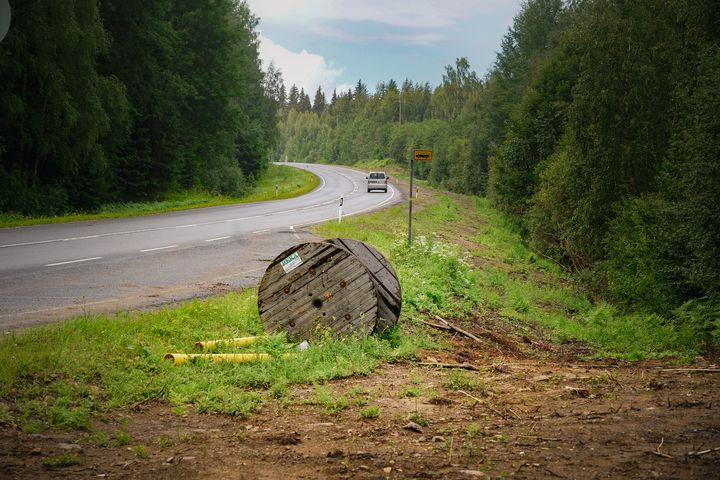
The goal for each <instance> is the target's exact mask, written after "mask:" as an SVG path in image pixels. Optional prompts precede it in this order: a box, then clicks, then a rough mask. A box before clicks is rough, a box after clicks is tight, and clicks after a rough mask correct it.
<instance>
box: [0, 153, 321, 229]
mask: <svg viewBox="0 0 720 480" xmlns="http://www.w3.org/2000/svg"><path fill="white" fill-rule="evenodd" d="M319 183H320V180H319V178H318V177H317V176H316V175H314V174H312V173H310V172H307V171H305V170H300V169H298V168H293V167H288V166H284V165H269V166H268V170H267V173H266V174H265V175H264V176H263V177H262V178H261V179H260V180H259V181H258V182H257V185H256V186H255V188H253V190H252V191H251V192H250V193H248V194H247V195H245V196H242V197H230V196H226V195H214V194H212V193H208V192H204V191H188V192H180V193H171V194H168V195H166V197H165V199H164V200H162V201H157V202H130V203H113V204H108V205H105V206H103V207H102V208H101V209H100V210H99V211H98V212H94V213H75V214H69V215H62V216H55V217H26V216H22V215H12V214H5V213H0V228H3V227H19V226H25V225H40V224H47V223H67V222H80V221H90V220H100V219H105V218H124V217H133V216H138V215H152V214H156V213H164V212H173V211H177V210H188V209H193V208H203V207H215V206H219V205H229V204H235V203H249V202H263V201H267V200H275V199H283V198H292V197H297V196H298V195H302V194H304V193H307V192H309V191H311V190H313V189H314V188H315V187H317V186H318V184H319ZM275 185H277V186H278V194H277V196H276V195H275Z"/></svg>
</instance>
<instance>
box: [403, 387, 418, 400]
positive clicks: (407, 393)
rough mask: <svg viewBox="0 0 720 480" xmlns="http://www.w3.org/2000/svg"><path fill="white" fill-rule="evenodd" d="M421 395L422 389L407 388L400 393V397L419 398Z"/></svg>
mask: <svg viewBox="0 0 720 480" xmlns="http://www.w3.org/2000/svg"><path fill="white" fill-rule="evenodd" d="M420 394H421V390H420V387H405V388H403V389H402V390H401V391H400V397H412V398H417V397H419V396H420Z"/></svg>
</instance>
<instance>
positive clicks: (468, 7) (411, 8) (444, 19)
mask: <svg viewBox="0 0 720 480" xmlns="http://www.w3.org/2000/svg"><path fill="white" fill-rule="evenodd" d="M508 4H512V5H516V4H517V0H444V1H437V0H393V1H388V0H363V1H357V0H248V5H249V6H250V9H251V10H252V11H253V13H255V14H256V15H258V16H259V17H260V19H261V20H263V21H269V22H274V23H292V24H297V23H299V22H315V21H320V22H322V21H325V20H351V21H369V22H378V23H382V24H386V25H392V26H395V27H404V28H420V29H436V28H446V27H451V26H452V25H454V24H455V23H457V22H459V21H461V20H464V19H466V18H468V17H470V16H472V15H476V14H481V13H491V12H496V11H499V10H500V11H501V10H506V9H507V6H508Z"/></svg>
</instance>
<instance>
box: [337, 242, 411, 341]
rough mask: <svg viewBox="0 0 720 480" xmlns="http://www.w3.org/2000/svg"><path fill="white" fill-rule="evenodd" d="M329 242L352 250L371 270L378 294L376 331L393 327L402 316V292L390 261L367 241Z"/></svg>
mask: <svg viewBox="0 0 720 480" xmlns="http://www.w3.org/2000/svg"><path fill="white" fill-rule="evenodd" d="M328 243H332V244H333V245H337V246H341V247H343V248H345V249H346V250H349V251H350V252H352V253H353V254H354V255H355V256H356V257H357V258H358V259H359V260H360V261H361V262H362V264H363V265H365V268H367V269H368V272H370V277H372V280H373V283H374V284H375V289H376V290H377V294H378V313H377V317H378V318H377V323H376V324H375V332H376V333H382V332H383V331H384V330H386V329H388V328H391V327H393V326H394V325H395V324H396V323H397V321H398V318H400V309H401V307H402V292H401V290H400V281H399V280H398V278H397V274H396V273H395V270H394V269H393V267H392V265H390V262H388V261H387V260H386V259H385V257H384V256H383V255H382V254H381V253H380V252H378V251H377V250H375V249H374V248H373V247H371V246H370V245H368V244H367V243H364V242H360V241H358V240H353V239H351V238H333V239H332V240H328Z"/></svg>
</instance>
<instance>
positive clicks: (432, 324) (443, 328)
mask: <svg viewBox="0 0 720 480" xmlns="http://www.w3.org/2000/svg"><path fill="white" fill-rule="evenodd" d="M420 323H424V324H425V325H429V326H431V327H435V328H439V329H440V330H452V328H450V327H448V326H447V325H439V324H437V323H432V322H428V321H425V320H420Z"/></svg>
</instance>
